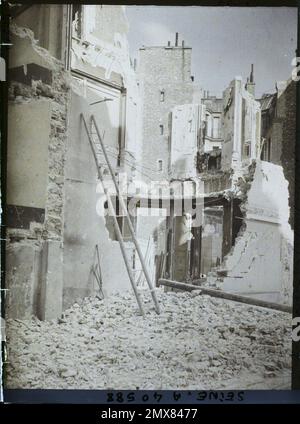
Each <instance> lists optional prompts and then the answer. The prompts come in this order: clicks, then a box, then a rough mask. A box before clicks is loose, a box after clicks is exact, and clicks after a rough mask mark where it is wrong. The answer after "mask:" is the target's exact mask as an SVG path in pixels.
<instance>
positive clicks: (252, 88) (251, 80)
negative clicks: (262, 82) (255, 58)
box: [246, 63, 255, 97]
mask: <svg viewBox="0 0 300 424" xmlns="http://www.w3.org/2000/svg"><path fill="white" fill-rule="evenodd" d="M246 90H247V91H248V92H249V93H250V94H252V96H253V97H255V82H254V66H253V63H252V64H251V72H250V77H249V78H247V83H246Z"/></svg>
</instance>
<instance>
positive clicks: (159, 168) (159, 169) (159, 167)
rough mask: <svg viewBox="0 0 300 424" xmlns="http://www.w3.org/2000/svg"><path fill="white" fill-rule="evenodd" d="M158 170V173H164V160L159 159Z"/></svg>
mask: <svg viewBox="0 0 300 424" xmlns="http://www.w3.org/2000/svg"><path fill="white" fill-rule="evenodd" d="M157 170H158V172H162V170H163V161H162V159H158V161H157Z"/></svg>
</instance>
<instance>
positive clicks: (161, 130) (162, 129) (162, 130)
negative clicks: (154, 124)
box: [159, 124, 164, 135]
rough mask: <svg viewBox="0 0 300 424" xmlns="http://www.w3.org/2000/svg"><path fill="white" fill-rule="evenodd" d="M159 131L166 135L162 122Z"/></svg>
mask: <svg viewBox="0 0 300 424" xmlns="http://www.w3.org/2000/svg"><path fill="white" fill-rule="evenodd" d="M159 133H160V135H164V126H163V125H162V124H160V125H159Z"/></svg>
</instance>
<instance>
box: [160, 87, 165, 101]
mask: <svg viewBox="0 0 300 424" xmlns="http://www.w3.org/2000/svg"><path fill="white" fill-rule="evenodd" d="M159 100H160V102H164V101H165V90H160V95H159Z"/></svg>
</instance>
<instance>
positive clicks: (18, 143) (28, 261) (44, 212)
mask: <svg viewBox="0 0 300 424" xmlns="http://www.w3.org/2000/svg"><path fill="white" fill-rule="evenodd" d="M11 31H12V40H13V47H12V49H11V51H10V66H11V69H10V79H11V81H10V88H9V100H10V103H9V117H8V121H9V128H8V165H9V170H8V181H7V192H8V193H9V194H8V200H9V202H8V205H7V207H8V209H7V213H8V231H7V235H8V243H7V252H8V255H7V270H8V272H7V279H6V283H7V288H8V290H9V291H8V295H7V298H6V300H7V303H6V305H7V314H8V316H15V317H24V316H27V317H28V316H30V315H31V314H36V315H38V316H39V317H40V318H51V317H53V316H57V315H59V314H60V312H61V301H62V296H61V295H62V272H61V269H62V244H61V242H62V232H63V214H62V210H63V196H64V180H63V177H64V157H65V140H66V131H67V128H66V115H67V102H68V78H67V75H66V73H65V72H64V69H63V65H62V63H61V62H59V61H58V60H56V59H55V58H53V57H51V56H50V55H49V52H48V51H46V50H44V49H42V48H41V47H40V46H39V45H38V43H37V41H36V40H35V39H34V36H33V33H32V32H31V31H30V30H28V29H24V28H18V27H16V26H15V25H12V26H11ZM22 152H23V153H22ZM20 187H21V188H22V191H20ZM54 264H55V265H54ZM53 267H54V268H55V269H56V272H55V273H51V269H52V268H53ZM22 281H23V282H24V283H23V282H22ZM24 290H25V291H26V295H25V293H24ZM53 296H54V297H53ZM25 305H26V307H25Z"/></svg>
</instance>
